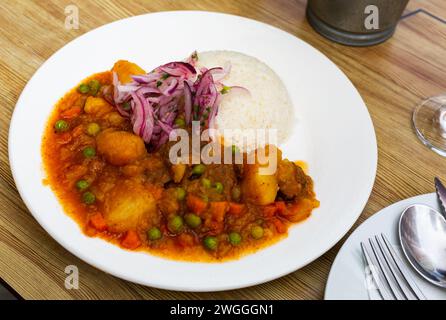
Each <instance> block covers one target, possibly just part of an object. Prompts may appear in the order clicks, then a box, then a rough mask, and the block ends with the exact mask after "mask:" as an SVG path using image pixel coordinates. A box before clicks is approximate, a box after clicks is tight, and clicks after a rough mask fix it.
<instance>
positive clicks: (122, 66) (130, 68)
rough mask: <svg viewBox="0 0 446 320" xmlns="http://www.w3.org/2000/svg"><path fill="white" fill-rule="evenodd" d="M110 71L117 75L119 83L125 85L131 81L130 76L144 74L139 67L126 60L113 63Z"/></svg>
mask: <svg viewBox="0 0 446 320" xmlns="http://www.w3.org/2000/svg"><path fill="white" fill-rule="evenodd" d="M112 71H114V72H116V73H117V74H118V79H119V81H120V82H121V83H127V82H131V81H132V77H131V76H132V75H137V74H146V72H145V71H144V69H142V68H141V67H139V66H138V65H137V64H135V63H133V62H129V61H127V60H119V61H117V62H116V63H115V65H114V66H113V68H112Z"/></svg>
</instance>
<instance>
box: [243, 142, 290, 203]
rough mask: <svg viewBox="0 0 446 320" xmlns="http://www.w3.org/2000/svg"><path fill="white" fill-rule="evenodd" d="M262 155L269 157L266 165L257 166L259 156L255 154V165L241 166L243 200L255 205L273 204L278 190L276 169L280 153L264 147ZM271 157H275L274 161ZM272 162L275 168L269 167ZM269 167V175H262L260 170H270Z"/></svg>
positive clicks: (280, 156) (277, 150)
mask: <svg viewBox="0 0 446 320" xmlns="http://www.w3.org/2000/svg"><path fill="white" fill-rule="evenodd" d="M273 148H274V149H273ZM272 151H274V152H272ZM256 152H258V151H256ZM264 155H265V156H269V157H270V158H269V162H268V163H267V164H265V165H262V164H259V157H260V156H259V155H257V154H256V163H254V164H245V165H244V166H243V180H242V184H241V190H242V195H243V198H244V199H245V200H246V201H248V202H250V203H253V204H257V205H267V204H270V203H273V202H274V201H275V199H276V196H277V191H278V190H279V185H278V181H277V172H276V171H277V170H276V169H277V163H278V162H280V160H281V158H282V153H281V151H280V150H279V149H277V148H276V147H273V146H266V147H265V150H264ZM272 157H275V159H273V158H272ZM274 160H275V164H276V167H275V168H274V165H271V164H272V163H274ZM261 162H262V163H263V162H264V161H263V160H262V161H261ZM269 165H270V166H272V168H271V174H262V173H264V172H262V170H260V169H262V168H263V169H266V168H270V166H269Z"/></svg>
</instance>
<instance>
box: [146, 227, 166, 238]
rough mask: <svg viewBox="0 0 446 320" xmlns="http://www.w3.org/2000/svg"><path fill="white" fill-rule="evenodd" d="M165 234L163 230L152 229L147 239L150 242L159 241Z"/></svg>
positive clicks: (148, 232)
mask: <svg viewBox="0 0 446 320" xmlns="http://www.w3.org/2000/svg"><path fill="white" fill-rule="evenodd" d="M162 236H163V234H162V233H161V230H160V229H158V228H157V227H153V228H150V229H149V231H147V237H148V238H149V240H159V239H161V237H162Z"/></svg>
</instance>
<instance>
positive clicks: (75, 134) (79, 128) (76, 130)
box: [72, 124, 84, 137]
mask: <svg viewBox="0 0 446 320" xmlns="http://www.w3.org/2000/svg"><path fill="white" fill-rule="evenodd" d="M83 132H84V127H83V126H82V125H81V124H80V125H78V126H77V127H76V128H74V129H73V132H72V135H73V137H79V136H80V135H81V134H82V133H83Z"/></svg>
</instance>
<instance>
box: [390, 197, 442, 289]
mask: <svg viewBox="0 0 446 320" xmlns="http://www.w3.org/2000/svg"><path fill="white" fill-rule="evenodd" d="M399 237H400V241H401V246H402V248H403V252H404V254H405V255H406V257H407V260H408V261H409V263H410V264H411V265H412V267H413V268H414V269H415V270H416V271H417V272H418V273H419V274H420V275H421V276H422V277H423V278H424V279H426V280H427V281H429V282H430V283H433V284H434V285H437V286H439V287H443V288H446V219H445V218H444V216H443V215H441V214H440V213H439V212H438V211H436V210H434V209H432V208H431V207H429V206H425V205H419V204H417V205H413V206H410V207H408V208H407V209H406V210H404V212H403V213H402V215H401V218H400V222H399Z"/></svg>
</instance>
